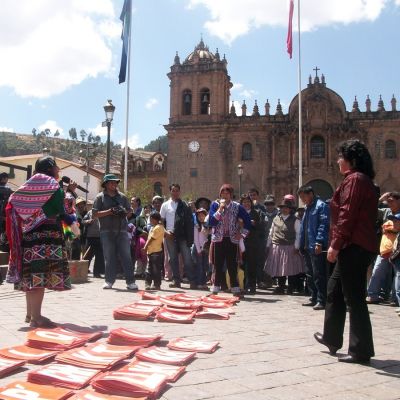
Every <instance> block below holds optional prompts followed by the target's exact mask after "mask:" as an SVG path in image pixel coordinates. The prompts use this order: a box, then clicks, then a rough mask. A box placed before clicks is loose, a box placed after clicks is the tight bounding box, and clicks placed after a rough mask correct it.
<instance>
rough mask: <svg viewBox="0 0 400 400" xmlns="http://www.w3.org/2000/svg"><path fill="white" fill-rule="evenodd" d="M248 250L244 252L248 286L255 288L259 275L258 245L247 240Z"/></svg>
mask: <svg viewBox="0 0 400 400" xmlns="http://www.w3.org/2000/svg"><path fill="white" fill-rule="evenodd" d="M245 246H246V251H245V252H244V254H243V264H244V270H245V274H246V276H245V282H246V288H250V289H253V288H254V289H255V288H256V281H257V275H258V262H259V259H258V257H259V253H258V247H257V246H251V245H249V244H248V243H246V242H245Z"/></svg>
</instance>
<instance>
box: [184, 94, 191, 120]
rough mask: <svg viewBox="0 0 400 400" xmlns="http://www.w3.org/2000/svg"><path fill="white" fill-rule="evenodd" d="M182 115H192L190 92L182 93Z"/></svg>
mask: <svg viewBox="0 0 400 400" xmlns="http://www.w3.org/2000/svg"><path fill="white" fill-rule="evenodd" d="M182 114H183V115H191V114H192V92H191V91H190V90H184V91H183V93H182Z"/></svg>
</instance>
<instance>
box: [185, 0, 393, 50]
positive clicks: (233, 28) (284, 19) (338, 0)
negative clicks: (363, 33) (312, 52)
mask: <svg viewBox="0 0 400 400" xmlns="http://www.w3.org/2000/svg"><path fill="white" fill-rule="evenodd" d="M188 1H189V3H188V8H189V9H193V8H195V7H196V6H199V5H202V6H204V7H206V8H207V9H208V11H209V12H210V19H209V20H208V21H206V23H205V24H204V26H205V28H206V30H207V31H208V32H209V33H210V34H211V35H213V36H217V37H219V38H220V39H221V40H223V41H224V42H225V43H227V44H231V43H232V42H233V41H234V40H235V39H236V38H238V37H239V36H242V35H245V34H247V33H248V32H249V31H250V30H252V29H257V28H259V27H261V26H264V25H269V26H282V27H286V26H287V23H288V9H289V1H288V0H285V1H283V0H247V1H243V0H218V1H215V0H188ZM395 2H396V4H398V5H400V0H395ZM387 4H388V0H351V1H349V0H335V1H321V0H308V1H304V2H302V3H301V7H302V8H301V30H302V31H310V30H313V29H317V28H318V27H321V26H328V25H336V24H350V23H352V22H362V21H373V20H375V19H376V18H378V17H379V15H380V14H381V12H382V10H383V9H384V7H385V6H386V5H387ZM293 23H294V27H295V29H296V26H297V6H296V7H295V15H294V19H293Z"/></svg>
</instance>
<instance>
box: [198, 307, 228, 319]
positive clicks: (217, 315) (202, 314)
mask: <svg viewBox="0 0 400 400" xmlns="http://www.w3.org/2000/svg"><path fill="white" fill-rule="evenodd" d="M195 317H196V318H204V319H229V313H228V312H226V311H225V310H222V309H220V308H214V309H212V308H203V309H202V310H200V311H197V312H196V316H195Z"/></svg>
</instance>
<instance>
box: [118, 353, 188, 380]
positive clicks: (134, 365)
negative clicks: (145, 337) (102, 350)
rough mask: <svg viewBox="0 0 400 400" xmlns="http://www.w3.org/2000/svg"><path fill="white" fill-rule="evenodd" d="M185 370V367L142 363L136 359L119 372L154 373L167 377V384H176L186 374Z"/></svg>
mask: <svg viewBox="0 0 400 400" xmlns="http://www.w3.org/2000/svg"><path fill="white" fill-rule="evenodd" d="M185 370H186V367H185V366H178V365H168V364H159V363H154V362H147V361H141V360H138V359H137V358H136V357H135V358H134V359H133V361H132V362H131V363H129V364H128V365H126V366H124V367H122V368H121V369H120V370H119V371H125V372H127V371H131V372H154V373H156V374H163V375H165V377H166V379H167V382H176V381H177V380H178V379H179V378H180V377H181V375H183V374H184V372H185Z"/></svg>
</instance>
